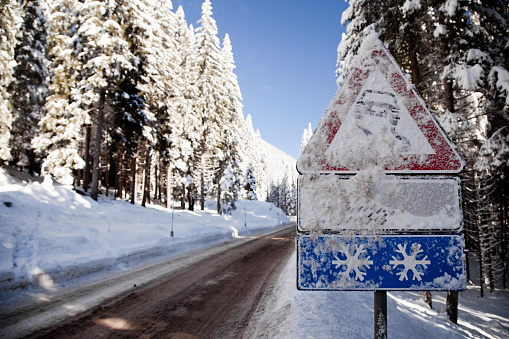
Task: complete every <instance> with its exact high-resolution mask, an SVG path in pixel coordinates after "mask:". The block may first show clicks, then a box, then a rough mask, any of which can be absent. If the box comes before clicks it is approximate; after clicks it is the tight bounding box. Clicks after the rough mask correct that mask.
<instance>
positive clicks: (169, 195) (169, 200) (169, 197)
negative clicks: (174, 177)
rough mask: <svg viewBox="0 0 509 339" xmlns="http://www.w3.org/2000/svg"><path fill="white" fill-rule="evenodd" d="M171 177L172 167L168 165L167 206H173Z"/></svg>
mask: <svg viewBox="0 0 509 339" xmlns="http://www.w3.org/2000/svg"><path fill="white" fill-rule="evenodd" d="M170 178H171V168H170V166H168V170H167V171H166V208H170V206H172V201H173V194H172V192H171V185H170Z"/></svg>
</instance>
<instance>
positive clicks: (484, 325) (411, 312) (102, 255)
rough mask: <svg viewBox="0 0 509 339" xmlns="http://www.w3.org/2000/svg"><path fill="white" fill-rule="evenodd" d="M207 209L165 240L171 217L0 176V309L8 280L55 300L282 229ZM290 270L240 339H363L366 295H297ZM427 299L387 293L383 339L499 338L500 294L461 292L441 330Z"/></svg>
mask: <svg viewBox="0 0 509 339" xmlns="http://www.w3.org/2000/svg"><path fill="white" fill-rule="evenodd" d="M41 181H42V180H41ZM5 202H10V203H11V204H12V205H11V206H10V207H8V206H6V205H5ZM208 207H209V208H207V209H206V211H203V212H201V211H195V212H190V211H184V210H175V214H174V232H175V237H174V238H171V237H170V236H169V234H170V230H171V210H167V209H165V208H159V207H154V206H150V207H149V208H142V207H139V206H133V205H130V204H129V203H126V202H122V201H114V200H109V199H101V200H100V201H99V202H95V201H93V200H91V199H90V198H88V197H83V196H81V195H78V194H76V193H74V192H73V191H71V190H69V189H68V188H65V187H62V186H56V185H53V184H52V183H51V181H46V182H41V183H29V182H25V183H23V182H22V181H21V180H19V179H15V178H13V177H11V176H10V175H8V174H7V173H6V172H5V171H4V170H1V169H0V277H2V278H3V279H4V281H3V282H2V283H3V285H1V286H2V287H1V288H0V295H1V296H2V297H0V306H2V303H3V300H2V299H3V297H4V296H5V294H4V291H5V290H6V289H8V288H10V287H13V285H9V284H8V283H9V281H8V280H9V279H11V283H13V284H14V283H16V284H18V285H17V286H19V285H20V284H21V285H23V283H24V284H25V285H24V287H30V285H39V288H44V289H47V290H48V291H49V290H53V292H52V293H58V288H59V284H57V283H56V282H57V281H61V282H62V283H64V284H65V283H66V280H71V279H74V278H76V277H77V276H79V275H80V274H88V273H92V272H94V270H95V272H98V274H101V273H100V272H101V270H103V271H106V270H108V269H111V268H116V269H117V270H125V269H128V268H129V265H130V264H131V263H132V262H133V261H134V262H138V263H142V262H143V261H144V260H147V259H149V258H153V257H154V256H157V255H165V254H168V253H177V252H179V253H183V252H187V251H190V250H192V249H196V248H200V247H202V246H205V245H208V244H211V243H213V242H216V243H217V242H220V241H224V240H225V239H229V238H231V237H234V236H236V235H237V234H238V236H242V235H245V234H249V233H253V232H256V231H259V230H261V229H269V228H274V227H275V226H279V225H281V223H283V224H284V223H287V222H288V221H289V220H288V218H287V217H286V216H285V215H284V214H283V213H282V212H281V211H280V210H279V209H277V208H275V207H274V206H273V205H272V204H269V203H265V202H239V205H238V208H237V210H236V211H234V212H233V213H232V215H231V216H218V215H217V214H216V213H215V212H214V210H213V205H212V204H211V205H209V206H208ZM244 208H245V210H244ZM244 218H246V219H244ZM245 220H246V221H247V226H244V222H245ZM172 249H173V252H171V250H172ZM296 262H297V258H296V254H293V255H292V257H291V258H290V259H289V260H288V262H287V264H286V266H285V267H284V268H283V269H282V273H281V275H280V276H279V278H278V279H277V281H276V283H275V285H274V286H273V287H272V289H271V291H269V292H268V294H267V298H266V299H265V301H264V302H263V303H262V305H261V306H260V308H259V309H258V310H257V313H256V315H255V317H254V319H253V321H252V322H251V323H250V327H249V328H248V330H247V333H246V337H249V338H372V337H373V293H372V292H337V291H334V292H328V291H298V290H297V288H296ZM78 280H79V279H78ZM131 286H132V285H131ZM55 290H56V291H55ZM17 291H20V289H18V290H17ZM432 295H433V309H429V308H428V307H427V306H426V305H425V304H424V302H423V301H422V300H421V299H420V295H419V293H418V292H389V293H388V315H389V319H388V335H389V337H390V338H451V339H453V338H505V339H506V338H507V337H508V335H509V292H508V291H502V290H497V291H496V292H495V293H491V294H490V293H488V294H487V296H485V297H484V298H479V297H478V296H479V291H478V289H477V288H476V287H474V286H471V285H469V286H468V287H467V290H466V291H465V292H460V295H459V298H460V299H459V324H458V325H454V324H452V323H450V322H449V321H448V320H447V315H446V313H445V293H441V292H433V293H432ZM77 311H79V310H77Z"/></svg>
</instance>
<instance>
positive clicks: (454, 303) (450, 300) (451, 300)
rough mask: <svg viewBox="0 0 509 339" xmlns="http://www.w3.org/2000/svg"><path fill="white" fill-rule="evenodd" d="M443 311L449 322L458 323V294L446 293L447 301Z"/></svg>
mask: <svg viewBox="0 0 509 339" xmlns="http://www.w3.org/2000/svg"><path fill="white" fill-rule="evenodd" d="M445 310H446V312H447V315H448V316H449V320H450V321H451V322H452V323H454V324H457V323H458V292H447V301H446V304H445Z"/></svg>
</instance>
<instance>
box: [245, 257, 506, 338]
mask: <svg viewBox="0 0 509 339" xmlns="http://www.w3.org/2000/svg"><path fill="white" fill-rule="evenodd" d="M296 262H297V258H296V254H294V255H293V256H292V258H291V259H290V260H289V261H288V263H287V265H286V267H285V268H284V269H283V271H282V274H281V275H280V277H279V280H278V281H277V283H276V286H275V287H274V289H273V290H272V291H271V292H270V294H269V297H268V299H267V300H266V301H265V303H264V304H263V305H262V307H261V309H259V311H258V314H257V315H256V316H255V319H256V322H254V324H251V327H250V329H249V330H248V337H252V338H271V339H275V338H336V339H340V338H345V339H346V338H373V336H374V320H373V292H352V291H298V290H297V288H296ZM432 297H433V309H430V308H429V307H428V306H427V305H426V304H425V303H424V301H423V300H422V299H421V298H420V292H398V291H396V292H388V293H387V314H388V321H387V326H388V329H387V330H388V332H387V335H388V337H389V338H391V339H399V338H401V339H406V338H449V339H456V338H457V339H460V338H503V339H507V338H508V337H509V291H500V290H498V291H496V292H495V293H491V294H490V293H489V292H487V293H486V295H485V297H484V298H480V297H479V289H478V287H475V286H473V285H469V286H468V287H467V290H466V291H464V292H460V294H459V315H458V318H459V319H458V325H455V324H453V323H451V322H449V320H448V319H447V314H446V313H445V298H446V293H445V292H432Z"/></svg>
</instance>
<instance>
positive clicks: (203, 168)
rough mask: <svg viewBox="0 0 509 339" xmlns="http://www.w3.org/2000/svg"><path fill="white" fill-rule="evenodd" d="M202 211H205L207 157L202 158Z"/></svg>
mask: <svg viewBox="0 0 509 339" xmlns="http://www.w3.org/2000/svg"><path fill="white" fill-rule="evenodd" d="M200 209H201V210H202V211H203V210H204V209H205V157H204V156H203V155H202V157H201V173H200Z"/></svg>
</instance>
